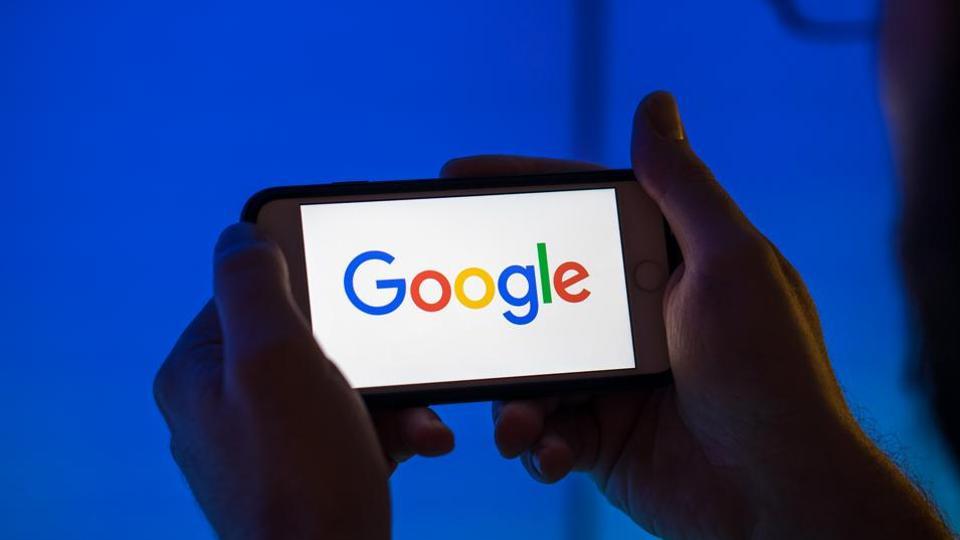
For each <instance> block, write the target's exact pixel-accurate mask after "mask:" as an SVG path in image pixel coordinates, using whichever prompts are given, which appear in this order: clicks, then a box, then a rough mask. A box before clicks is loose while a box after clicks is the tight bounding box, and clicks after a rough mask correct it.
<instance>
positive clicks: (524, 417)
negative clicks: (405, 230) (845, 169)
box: [444, 93, 945, 538]
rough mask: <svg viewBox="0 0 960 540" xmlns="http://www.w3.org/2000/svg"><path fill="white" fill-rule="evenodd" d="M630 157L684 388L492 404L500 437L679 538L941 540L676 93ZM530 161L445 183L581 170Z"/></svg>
mask: <svg viewBox="0 0 960 540" xmlns="http://www.w3.org/2000/svg"><path fill="white" fill-rule="evenodd" d="M632 157H633V167H634V172H635V174H636V177H637V179H638V180H639V181H640V183H641V184H642V185H643V187H644V189H645V190H646V191H647V193H648V194H649V195H650V196H651V197H652V198H653V199H654V201H655V202H656V203H657V204H658V206H659V207H660V209H661V210H662V211H663V213H664V215H665V217H666V219H667V220H668V222H669V223H670V226H671V228H672V230H673V232H674V234H675V235H676V237H677V240H678V242H679V244H680V247H681V251H682V252H683V255H684V263H683V265H682V266H681V267H680V268H678V269H677V270H676V271H675V273H674V275H673V276H672V277H671V279H670V281H669V283H668V285H667V287H666V289H665V297H664V303H663V310H664V319H665V323H666V331H667V339H668V347H669V354H670V365H671V370H672V372H673V378H674V383H673V384H672V385H671V386H669V387H665V388H659V389H649V388H637V389H634V390H632V391H624V392H617V393H610V394H603V395H595V396H556V397H553V398H547V399H537V400H521V401H511V402H507V403H497V404H494V421H495V439H496V442H497V445H498V447H499V449H500V451H501V453H502V454H503V455H504V456H505V457H508V458H512V457H516V456H522V462H523V464H524V466H525V467H526V469H527V470H528V472H529V473H530V475H531V476H533V477H534V478H535V479H538V480H540V481H543V482H547V483H550V482H556V481H557V480H559V479H561V478H563V477H564V476H565V475H567V474H568V473H569V472H570V471H573V470H577V471H585V472H587V473H589V474H590V475H591V476H592V478H593V479H594V480H595V482H596V484H597V485H598V487H599V488H600V490H601V491H602V492H603V493H604V494H605V495H606V497H607V498H608V499H609V500H610V501H611V502H612V503H613V504H614V505H616V506H617V507H618V508H620V509H622V510H623V511H624V512H626V513H627V514H628V515H629V516H630V517H631V518H633V519H634V521H636V522H637V523H638V524H640V525H641V526H643V527H644V528H645V529H646V530H648V531H650V532H651V533H653V534H656V535H659V536H664V537H673V538H686V537H696V538H701V537H708V538H712V537H733V538H744V537H758V538H761V537H776V538H788V537H798V538H809V537H820V538H822V537H862V536H866V535H874V536H877V535H879V536H883V537H887V536H890V537H907V536H912V537H936V536H938V535H943V534H945V531H944V529H943V526H942V524H941V523H940V522H939V520H938V519H937V517H936V513H935V511H934V510H933V509H932V508H931V507H930V506H929V505H928V504H927V503H926V502H925V501H924V499H923V497H922V496H921V494H920V493H919V492H918V491H917V490H916V489H915V488H914V487H913V486H912V485H911V484H910V482H909V481H908V480H907V479H906V478H905V477H904V476H903V475H902V474H901V473H900V471H899V470H897V468H896V467H895V466H894V465H893V464H892V463H891V462H890V461H889V460H888V459H887V458H886V457H885V456H884V455H883V454H882V453H881V452H880V451H879V450H878V449H877V448H876V447H875V446H874V445H873V444H872V442H871V441H870V440H869V438H868V437H866V436H865V435H864V434H863V432H862V431H861V430H860V428H859V427H858V425H857V423H856V421H855V420H854V418H853V417H852V415H851V413H850V411H849V409H848V408H847V406H846V404H845V401H844V398H843V394H842V392H841V390H840V388H839V386H838V384H837V382H836V380H835V378H834V375H833V373H832V371H831V368H830V363H829V359H828V356H827V351H826V347H825V345H824V342H823V337H822V334H821V331H820V325H819V322H818V319H817V314H816V309H815V306H814V304H813V302H812V300H811V298H810V296H809V295H808V294H807V291H806V288H805V286H804V284H803V282H802V280H801V279H800V277H799V275H798V274H797V272H796V271H795V270H794V269H793V267H792V266H791V265H790V264H789V263H788V262H787V261H786V259H785V258H784V257H783V256H782V255H781V254H780V253H779V252H778V251H777V249H776V248H775V247H774V246H773V245H772V244H771V243H770V242H769V241H767V239H766V238H765V237H764V236H763V235H762V234H761V233H760V232H759V231H758V230H757V229H756V228H755V227H754V226H753V225H752V224H751V223H750V222H749V221H748V220H747V218H746V217H745V216H744V215H743V213H742V212H741V211H740V210H739V209H738V208H737V206H736V204H735V203H734V202H733V200H732V199H731V198H730V197H729V195H728V194H727V193H726V192H725V191H724V190H723V188H722V187H721V186H720V185H719V183H717V182H716V181H715V180H714V178H713V176H712V175H711V173H710V171H709V170H708V169H707V167H706V166H705V165H704V164H703V163H702V162H701V161H700V160H699V159H698V158H697V157H696V155H695V154H694V153H693V151H692V149H691V148H690V146H689V144H688V142H687V140H686V135H685V133H684V128H683V126H682V124H681V123H680V120H679V114H678V112H677V109H676V104H675V102H674V101H673V99H672V98H671V97H670V96H669V95H668V94H664V93H657V94H653V95H651V96H650V97H648V98H647V99H646V100H644V102H643V103H642V104H641V105H640V107H639V108H638V111H637V114H636V116H635V119H634V139H633V149H632ZM584 168H585V165H584V164H578V163H565V162H560V161H556V160H542V159H535V160H527V159H524V158H516V157H480V158H467V159H460V160H454V161H452V162H450V163H448V164H447V165H446V166H445V168H444V171H445V173H446V174H447V175H449V176H488V175H514V174H525V173H548V172H568V171H575V170H583V169H584Z"/></svg>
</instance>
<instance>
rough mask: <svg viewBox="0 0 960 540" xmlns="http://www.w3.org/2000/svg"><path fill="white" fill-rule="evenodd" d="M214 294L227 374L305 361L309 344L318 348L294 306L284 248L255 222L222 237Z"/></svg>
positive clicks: (235, 226) (226, 232)
mask: <svg viewBox="0 0 960 540" xmlns="http://www.w3.org/2000/svg"><path fill="white" fill-rule="evenodd" d="M214 298H215V301H216V304H217V312H218V315H219V317H220V323H221V328H222V330H223V346H224V360H225V362H226V364H227V365H226V368H227V370H228V372H229V371H230V370H231V369H235V368H238V367H250V366H245V365H244V364H249V363H257V362H266V361H269V360H278V359H281V360H296V359H302V358H304V357H309V356H310V355H307V354H304V353H305V352H306V351H307V348H310V347H311V345H312V348H316V345H315V342H314V341H313V338H312V336H311V334H310V330H309V328H308V327H307V324H306V321H305V320H304V319H303V316H302V315H301V314H300V312H299V311H298V310H297V309H296V307H295V306H294V302H293V298H292V295H291V292H290V283H289V277H288V274H287V267H286V262H285V260H284V258H283V255H282V253H281V252H280V249H279V248H278V247H277V245H276V244H275V243H273V242H272V241H271V240H269V239H268V238H266V237H265V236H264V235H263V234H261V233H260V232H259V231H258V230H257V229H256V228H255V227H254V226H253V225H251V224H247V223H240V224H236V225H232V226H230V227H228V228H227V229H225V230H224V231H223V233H222V234H221V235H220V240H219V241H218V242H217V247H216V254H215V257H214ZM311 352H313V351H311ZM281 365H283V364H282V363H277V362H274V365H272V366H270V367H271V369H276V368H277V367H280V366H281Z"/></svg>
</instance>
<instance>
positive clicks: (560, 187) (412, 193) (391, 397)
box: [241, 170, 680, 407]
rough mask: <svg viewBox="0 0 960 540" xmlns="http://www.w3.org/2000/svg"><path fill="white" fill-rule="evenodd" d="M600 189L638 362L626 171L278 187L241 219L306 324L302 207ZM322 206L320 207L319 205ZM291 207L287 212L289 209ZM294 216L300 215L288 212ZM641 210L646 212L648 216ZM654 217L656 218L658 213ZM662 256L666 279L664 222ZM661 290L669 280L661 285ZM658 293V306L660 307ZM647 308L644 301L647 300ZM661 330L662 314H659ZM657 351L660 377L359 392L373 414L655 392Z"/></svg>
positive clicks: (621, 375)
mask: <svg viewBox="0 0 960 540" xmlns="http://www.w3.org/2000/svg"><path fill="white" fill-rule="evenodd" d="M578 187H579V189H602V188H604V187H612V188H614V189H615V193H616V195H617V210H618V218H619V219H618V221H619V222H620V234H621V249H622V253H623V257H624V266H625V268H624V274H625V279H626V280H627V283H626V288H627V296H628V304H629V310H630V317H631V328H632V332H633V335H632V336H631V337H632V339H633V340H634V343H635V359H638V358H639V356H638V354H639V352H640V351H639V348H638V346H637V335H636V333H637V325H636V323H635V319H637V318H638V316H639V315H638V313H636V312H635V307H637V306H636V304H637V303H638V302H637V298H638V297H639V295H649V294H651V293H650V292H642V291H637V290H636V289H635V287H634V286H633V283H632V282H631V278H632V275H631V274H632V273H631V272H630V271H629V268H630V267H631V266H630V264H631V263H632V262H633V261H632V257H631V256H630V255H629V254H628V251H627V249H628V248H627V246H628V243H629V242H628V235H629V232H628V230H625V229H624V227H623V222H624V220H625V215H624V214H625V213H624V208H625V206H624V205H625V204H626V203H624V202H623V197H622V196H621V195H622V191H623V190H628V189H629V190H634V189H635V190H640V192H641V193H642V189H641V188H640V187H639V184H638V183H637V182H636V180H635V179H634V177H633V173H632V171H630V170H603V171H589V172H575V173H558V174H538V175H528V176H511V177H477V178H451V179H427V180H400V181H348V182H334V183H329V184H316V185H302V186H281V187H272V188H267V189H264V190H262V191H260V192H258V193H256V194H254V195H253V196H252V197H251V198H250V199H249V200H248V201H247V203H246V204H245V205H244V208H243V211H242V214H241V219H242V220H243V221H246V222H250V223H258V224H259V225H260V226H261V227H262V228H264V229H265V232H266V233H267V234H268V236H271V238H273V239H274V240H275V241H277V242H278V244H280V247H281V250H282V251H283V252H284V254H285V257H286V258H287V261H288V267H289V269H290V273H291V286H292V288H293V293H294V298H295V300H296V301H297V303H298V305H299V306H300V308H301V310H302V311H303V313H304V315H305V316H306V317H307V319H308V320H309V319H310V306H309V300H308V295H307V284H306V270H305V264H304V256H303V233H302V227H301V223H300V212H299V207H300V205H301V204H323V203H324V202H363V201H371V200H397V199H415V198H438V197H457V196H471V195H495V194H505V193H536V192H544V191H572V190H575V189H578ZM642 197H643V198H644V199H646V201H645V202H644V203H643V204H645V205H646V206H647V208H650V207H652V208H654V209H656V207H655V205H653V203H652V201H649V198H648V197H647V196H646V194H642ZM319 199H322V200H319ZM271 204H274V205H276V208H277V210H276V213H277V216H273V215H272V214H273V212H271V215H269V216H268V217H269V219H268V220H267V222H261V215H262V213H263V211H264V209H265V208H268V206H270V205H271ZM288 207H289V208H288ZM293 208H296V209H297V210H298V211H296V212H293V211H291V210H292V209H293ZM645 209H646V208H645ZM656 212H657V215H658V216H659V215H660V214H659V210H656ZM661 221H662V224H663V231H664V239H663V240H664V249H665V252H666V253H665V256H666V261H667V266H668V270H667V275H668V276H669V274H671V273H672V272H673V270H674V269H675V268H676V267H677V266H678V265H679V262H680V250H679V248H678V246H677V244H676V241H675V239H674V237H673V235H672V233H671V232H670V229H669V227H668V226H667V223H666V221H665V220H662V218H661ZM664 282H666V279H664ZM662 289H663V288H662V287H661V288H660V290H659V296H658V298H661V299H662V292H663V291H662ZM645 298H646V299H645V300H644V302H645V303H649V298H647V297H645ZM660 316H661V319H660V321H661V325H660V326H662V313H661V315H660ZM656 348H657V349H659V350H661V353H660V354H662V355H663V366H664V367H665V369H664V370H663V371H657V372H653V373H651V372H649V371H643V372H641V370H640V368H639V367H637V366H635V367H634V368H630V369H618V370H605V371H590V372H578V373H562V374H551V375H532V376H522V377H507V378H495V379H480V380H476V379H474V380H466V381H453V382H439V383H422V384H413V385H401V386H389V387H377V388H361V389H359V390H358V391H359V392H360V394H361V395H362V396H363V398H364V400H365V401H366V402H367V403H368V405H370V406H388V407H395V406H411V405H423V404H438V403H451V402H468V401H484V400H490V399H516V398H521V397H536V396H538V395H547V394H568V393H586V392H597V391H603V390H613V389H617V388H628V387H637V386H660V385H663V384H666V383H668V382H669V381H670V380H671V375H670V371H669V369H667V368H666V365H667V361H666V336H665V332H664V335H663V336H662V343H659V344H657V346H656Z"/></svg>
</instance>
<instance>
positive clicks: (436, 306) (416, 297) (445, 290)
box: [410, 270, 450, 312]
mask: <svg viewBox="0 0 960 540" xmlns="http://www.w3.org/2000/svg"><path fill="white" fill-rule="evenodd" d="M428 279H432V280H434V281H436V282H437V283H438V284H440V299H439V300H437V301H436V302H434V303H432V304H431V303H429V302H427V301H425V300H424V299H423V297H422V296H420V285H422V284H423V282H424V281H426V280H428ZM410 299H411V300H413V303H414V304H416V305H417V307H418V308H420V309H422V310H424V311H430V312H433V311H440V310H441V309H443V308H445V307H447V304H448V303H449V302H450V282H449V281H447V278H445V277H443V274H441V273H440V272H437V271H436V270H424V271H423V272H420V273H419V274H417V275H416V276H414V278H413V281H411V282H410Z"/></svg>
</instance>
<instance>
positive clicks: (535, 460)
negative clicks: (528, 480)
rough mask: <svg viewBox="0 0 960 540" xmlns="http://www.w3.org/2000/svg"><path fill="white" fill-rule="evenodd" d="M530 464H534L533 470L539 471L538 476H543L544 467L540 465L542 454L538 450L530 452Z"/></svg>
mask: <svg viewBox="0 0 960 540" xmlns="http://www.w3.org/2000/svg"><path fill="white" fill-rule="evenodd" d="M530 465H532V466H533V470H535V471H537V476H539V477H540V478H543V468H541V466H540V454H538V453H537V452H531V453H530Z"/></svg>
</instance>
